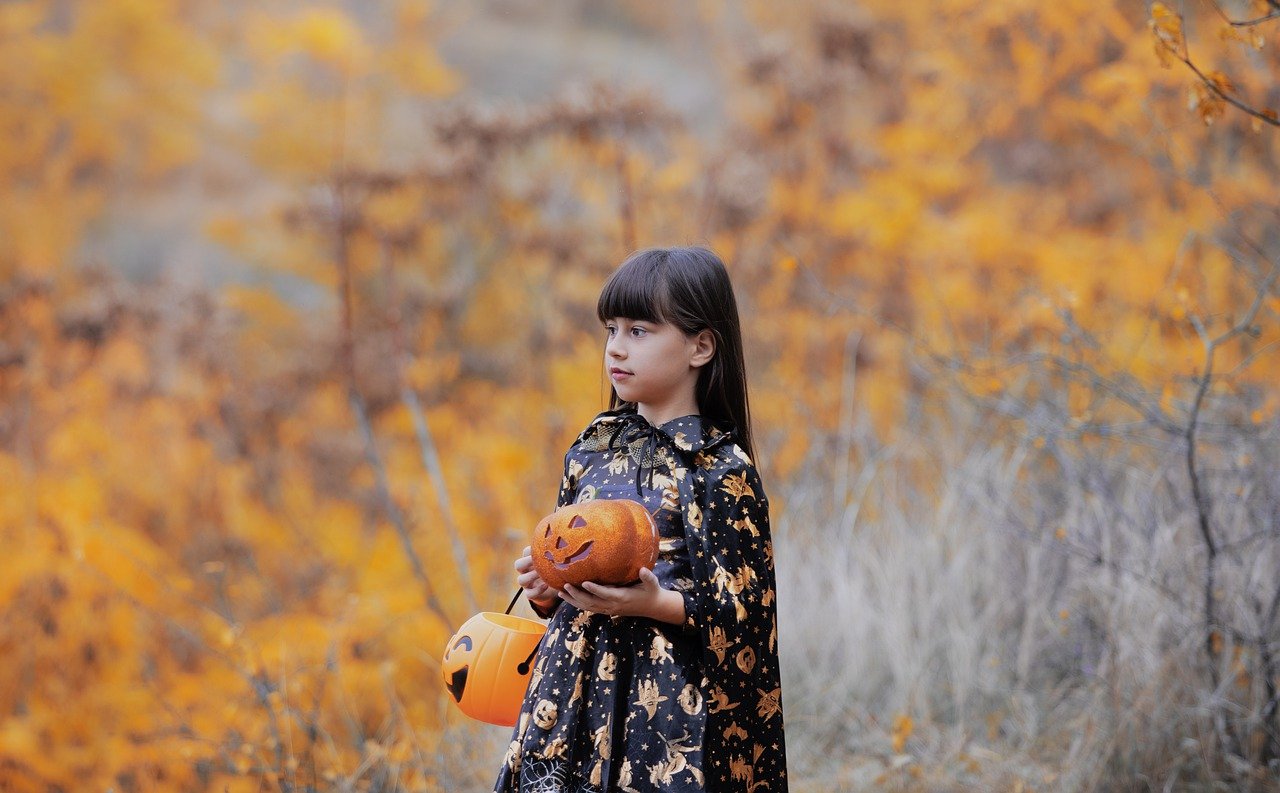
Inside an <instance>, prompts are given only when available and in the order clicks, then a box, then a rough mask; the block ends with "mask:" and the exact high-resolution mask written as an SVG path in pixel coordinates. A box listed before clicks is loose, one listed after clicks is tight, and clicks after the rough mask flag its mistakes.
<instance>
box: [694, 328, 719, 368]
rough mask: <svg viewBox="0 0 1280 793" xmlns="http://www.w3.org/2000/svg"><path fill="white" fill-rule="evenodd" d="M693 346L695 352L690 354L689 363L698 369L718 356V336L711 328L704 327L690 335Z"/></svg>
mask: <svg viewBox="0 0 1280 793" xmlns="http://www.w3.org/2000/svg"><path fill="white" fill-rule="evenodd" d="M689 342H690V344H691V345H692V346H693V354H692V355H691V356H689V365H690V366H692V367H693V368H695V369H697V368H698V367H700V366H705V365H706V364H707V363H708V362H709V361H710V360H711V359H712V358H714V357H716V337H715V334H714V333H712V332H711V329H710V328H704V329H702V330H700V331H698V332H697V333H695V334H693V335H692V336H690V337H689Z"/></svg>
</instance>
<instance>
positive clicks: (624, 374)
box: [609, 366, 632, 380]
mask: <svg viewBox="0 0 1280 793" xmlns="http://www.w3.org/2000/svg"><path fill="white" fill-rule="evenodd" d="M631 374H632V373H631V372H628V371H627V370H625V369H619V368H617V367H616V366H615V367H614V368H612V369H610V370H609V377H611V378H613V379H614V380H625V379H627V378H628V377H630V376H631Z"/></svg>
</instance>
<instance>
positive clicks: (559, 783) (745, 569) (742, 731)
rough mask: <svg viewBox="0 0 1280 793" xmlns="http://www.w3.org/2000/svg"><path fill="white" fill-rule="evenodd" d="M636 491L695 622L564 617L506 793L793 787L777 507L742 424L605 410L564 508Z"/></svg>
mask: <svg viewBox="0 0 1280 793" xmlns="http://www.w3.org/2000/svg"><path fill="white" fill-rule="evenodd" d="M590 498H632V499H635V500H637V501H641V502H642V503H644V504H645V506H646V507H647V508H649V510H650V511H651V512H652V513H653V514H654V519H655V523H656V524H657V526H658V529H659V539H660V542H659V549H660V552H659V560H658V563H657V564H656V565H655V566H654V573H655V574H656V575H657V576H658V579H659V581H660V582H661V583H662V585H663V586H664V587H667V588H669V589H674V590H676V591H678V592H680V593H681V595H682V596H683V597H684V600H685V615H686V620H685V624H684V625H679V626H677V625H669V624H666V623H661V622H657V621H655V620H650V619H644V618H636V617H609V616H607V615H603V614H594V613H592V612H583V611H579V610H578V609H576V608H575V607H573V606H571V605H569V604H568V603H561V602H557V604H556V607H553V609H552V610H551V611H550V612H549V613H544V614H543V616H550V620H551V621H550V623H549V624H548V626H547V634H546V636H545V637H544V640H543V644H542V647H541V648H540V649H539V652H538V656H537V661H536V662H535V666H534V673H533V676H532V679H531V680H530V684H529V689H528V692H527V693H526V696H525V702H524V705H523V707H522V710H521V715H520V717H519V720H518V721H517V723H516V727H515V729H514V731H513V735H512V741H511V744H510V746H509V748H508V751H507V755H506V758H505V760H504V763H503V766H502V769H501V770H500V773H499V776H498V780H497V782H496V784H495V791H499V792H500V793H507V792H509V791H517V790H519V791H530V790H533V791H545V792H546V793H597V792H598V791H605V790H609V791H613V790H620V791H623V792H624V793H639V792H640V791H657V790H661V791H701V790H709V791H744V792H745V793H753V792H754V791H761V790H767V791H771V793H778V792H779V791H785V790H786V789H787V782H786V749H785V741H784V730H783V716H782V689H781V683H780V678H779V670H778V652H777V641H778V633H777V620H776V613H777V607H776V592H775V588H774V580H775V577H774V569H773V545H772V541H771V538H770V533H769V508H768V501H767V499H766V497H765V494H764V490H763V488H762V486H761V483H760V478H759V475H758V474H757V472H756V469H755V466H754V465H753V464H752V462H751V460H750V459H749V458H748V456H747V455H746V454H745V452H743V450H742V449H741V448H740V447H739V446H738V445H737V444H735V443H734V442H733V434H732V431H726V430H723V429H721V428H719V427H715V426H712V425H710V424H704V422H703V421H701V420H700V418H699V417H698V416H686V417H681V418H679V419H673V420H672V421H669V422H667V423H665V424H663V425H662V426H661V427H653V426H652V425H650V424H649V423H648V421H647V420H645V419H644V418H643V417H641V416H639V414H637V413H636V412H635V407H634V406H624V407H622V408H619V409H617V410H613V411H606V412H604V413H601V414H600V415H598V416H597V417H596V418H595V419H594V420H593V421H592V422H591V424H590V425H589V426H588V427H587V428H586V429H585V430H584V431H583V432H582V434H581V435H579V437H578V439H577V440H576V441H575V442H574V444H573V445H572V446H571V447H570V449H569V451H568V453H567V454H566V455H565V470H564V478H563V480H562V482H561V487H560V494H559V498H558V500H557V506H563V505H565V504H570V503H575V502H580V501H584V500H587V499H590Z"/></svg>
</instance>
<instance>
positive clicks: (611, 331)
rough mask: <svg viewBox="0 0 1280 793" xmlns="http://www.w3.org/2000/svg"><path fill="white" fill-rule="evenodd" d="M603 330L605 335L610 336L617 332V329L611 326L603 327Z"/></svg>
mask: <svg viewBox="0 0 1280 793" xmlns="http://www.w3.org/2000/svg"><path fill="white" fill-rule="evenodd" d="M604 330H605V333H607V334H609V335H610V336H612V335H613V334H615V333H617V332H618V329H617V328H615V327H614V326H612V325H605V326H604Z"/></svg>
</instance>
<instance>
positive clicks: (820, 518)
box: [770, 394, 1280, 791]
mask: <svg viewBox="0 0 1280 793" xmlns="http://www.w3.org/2000/svg"><path fill="white" fill-rule="evenodd" d="M932 406H933V407H932V408H931V409H929V410H926V411H923V412H921V413H920V415H919V416H918V421H916V422H914V424H913V427H912V428H911V431H910V432H909V433H907V434H906V435H905V437H904V439H903V440H901V441H899V442H896V443H894V444H892V445H889V446H880V445H878V442H877V441H876V439H875V438H873V437H872V436H871V435H870V433H869V432H867V431H866V430H865V429H856V428H855V429H853V430H852V431H850V432H849V433H848V436H847V437H848V438H849V441H848V442H847V444H843V445H844V446H846V447H847V448H841V446H842V444H840V443H838V442H835V441H833V443H832V444H831V446H830V447H829V448H826V449H818V450H815V453H814V454H813V455H812V457H811V459H810V460H809V463H808V465H807V468H806V471H805V473H804V474H803V475H802V476H799V477H797V479H796V481H794V482H779V483H777V484H775V485H774V486H773V487H772V488H771V493H770V494H771V498H772V500H773V504H774V507H773V509H774V515H775V536H776V545H777V558H778V566H779V567H778V569H779V575H780V583H779V606H780V609H781V611H780V617H779V619H780V633H781V642H782V651H783V673H784V690H785V692H786V707H787V718H788V749H789V756H790V762H791V768H792V775H793V779H794V780H795V781H796V786H795V788H794V789H795V790H798V791H806V790H814V791H817V790H1017V789H1026V790H1031V789H1035V790H1062V791H1086V790H1198V789H1203V790H1215V789H1231V790H1246V789H1248V790H1267V789H1277V788H1278V787H1280V786H1278V785H1277V782H1276V777H1275V776H1274V773H1275V771H1274V769H1273V771H1272V775H1270V776H1268V775H1267V774H1266V773H1265V772H1264V771H1262V770H1261V767H1260V765H1259V763H1258V755H1257V754H1256V752H1258V751H1260V747H1261V739H1262V736H1263V735H1264V734H1265V733H1264V731H1263V729H1264V728H1263V724H1262V720H1261V717H1260V715H1259V714H1260V711H1261V709H1262V708H1263V707H1264V706H1265V697H1264V696H1263V691H1262V685H1261V681H1259V680H1258V679H1257V677H1258V676H1257V674H1256V670H1257V669H1258V662H1257V659H1256V657H1253V656H1252V655H1251V650H1250V649H1249V648H1247V647H1246V648H1239V649H1237V648H1235V647H1232V646H1230V641H1229V640H1227V641H1226V646H1224V650H1223V652H1222V653H1221V654H1220V666H1221V668H1220V669H1219V678H1220V679H1221V680H1222V682H1221V683H1220V684H1219V686H1218V688H1217V689H1216V690H1215V689H1214V688H1213V685H1212V683H1211V675H1210V674H1209V670H1208V663H1209V661H1208V656H1207V653H1206V650H1205V640H1204V637H1205V631H1204V628H1203V621H1202V620H1203V611H1202V605H1203V601H1202V598H1203V564H1204V552H1203V548H1202V547H1201V544H1200V539H1199V535H1198V533H1197V529H1196V521H1195V512H1194V509H1193V507H1192V505H1191V503H1190V499H1189V496H1188V495H1187V486H1186V473H1185V471H1186V469H1185V457H1184V456H1183V455H1184V453H1181V452H1179V450H1178V449H1177V448H1176V447H1157V448H1151V447H1147V446H1143V445H1141V444H1137V443H1133V442H1132V441H1128V442H1124V443H1121V442H1118V441H1113V442H1108V443H1103V442H1097V441H1096V439H1094V440H1093V441H1089V442H1077V443H1072V444H1069V443H1066V442H1062V441H1051V442H1050V443H1048V444H1045V445H1043V446H1039V447H1038V446H1037V444H1035V443H1034V441H1033V439H1032V438H1018V437H1016V436H1013V437H1012V439H1011V440H1001V439H1003V438H1009V437H1011V436H1010V435H1009V434H1007V433H1006V432H1005V431H1003V430H1006V429H1007V428H1006V427H1003V426H1002V425H1001V422H1000V419H999V417H998V416H997V415H996V414H994V413H993V412H987V411H985V410H982V409H980V408H972V407H969V406H967V404H966V403H965V402H964V401H963V400H960V399H958V398H956V397H955V396H954V395H952V396H947V395H945V394H943V395H940V396H938V397H937V398H936V400H935V401H934V402H933V403H932ZM1275 435H1276V433H1275V428H1274V427H1273V428H1272V430H1271V432H1270V433H1269V434H1265V435H1260V434H1256V433H1255V434H1245V433H1239V434H1238V436H1231V435H1230V434H1226V435H1223V436H1222V437H1223V438H1224V440H1223V442H1221V443H1219V444H1218V445H1217V447H1215V448H1216V450H1217V453H1216V454H1214V455H1213V457H1212V458H1211V459H1212V462H1209V463H1207V464H1206V470H1209V471H1212V473H1211V474H1210V477H1211V479H1212V481H1213V482H1214V485H1213V490H1214V495H1215V499H1214V503H1215V505H1216V506H1215V509H1214V513H1213V516H1214V519H1215V523H1216V526H1215V528H1216V530H1217V531H1219V532H1220V536H1221V537H1223V538H1234V539H1236V540H1247V539H1248V538H1249V537H1254V536H1255V535H1257V533H1258V532H1259V529H1260V528H1263V526H1264V525H1265V524H1261V523H1260V522H1259V521H1260V520H1264V519H1265V518H1266V516H1270V520H1271V523H1270V526H1271V531H1270V533H1269V534H1267V535H1266V536H1264V537H1262V538H1259V539H1255V540H1254V541H1252V542H1244V543H1241V546H1240V547H1242V548H1244V547H1247V548H1248V551H1247V552H1244V553H1240V554H1238V555H1237V556H1235V557H1233V559H1234V561H1233V563H1232V564H1229V565H1224V566H1223V569H1222V574H1221V575H1220V576H1219V579H1218V594H1219V597H1220V608H1222V609H1223V610H1224V611H1225V612H1227V613H1229V614H1230V617H1231V619H1232V620H1233V621H1234V622H1235V624H1236V625H1240V626H1245V625H1247V626H1248V627H1247V628H1246V630H1251V631H1254V632H1257V631H1262V630H1267V629H1268V628H1267V627H1266V626H1264V625H1261V624H1258V623H1257V620H1256V616H1255V617H1251V615H1254V614H1255V612H1256V611H1257V609H1256V608H1255V605H1256V601H1259V600H1262V599H1263V596H1264V595H1265V596H1270V595H1271V594H1272V593H1274V592H1275V590H1276V586H1277V573H1278V571H1280V554H1278V549H1280V537H1277V535H1276V531H1275V523H1274V521H1275V515H1276V514H1277V504H1280V498H1278V496H1280V493H1277V484H1278V483H1277V480H1276V472H1275V470H1274V466H1259V465H1253V464H1251V463H1250V461H1251V460H1267V459H1270V460H1275V459H1280V454H1277V443H1276V438H1275ZM1246 447H1248V448H1246ZM841 454H849V455H850V456H851V458H852V460H854V464H853V466H852V470H853V471H854V472H855V475H856V476H857V481H855V482H854V483H852V484H851V485H844V486H842V485H840V484H839V483H838V482H836V481H835V472H836V471H838V470H840V468H841V466H840V465H838V464H836V461H837V460H839V458H840V455H841ZM1245 454H1248V455H1250V457H1243V456H1242V455H1245ZM1233 460H1234V461H1236V462H1241V463H1244V464H1242V465H1236V464H1232V461H1233ZM1228 542H1230V540H1228ZM1270 630H1272V631H1273V633H1272V634H1271V636H1270V639H1271V643H1272V646H1273V647H1274V646H1275V644H1276V642H1277V640H1278V639H1280V637H1277V636H1276V635H1275V634H1274V630H1275V626H1274V625H1272V626H1270ZM1233 657H1234V659H1235V660H1234V661H1233V660H1232V659H1233ZM908 719H909V721H908ZM1215 722H1216V723H1215ZM1272 728H1274V722H1273V723H1272ZM1224 735H1234V736H1242V737H1243V742H1242V747H1243V748H1242V749H1241V748H1240V747H1237V748H1236V749H1235V750H1234V751H1232V752H1228V751H1226V750H1225V749H1224V746H1223V737H1222V736H1224ZM1237 752H1243V753H1244V754H1245V756H1244V757H1239V756H1236V753H1237ZM1250 752H1253V753H1255V754H1252V755H1250V754H1249V753H1250ZM1273 765H1274V764H1273ZM1224 785H1225V787H1224Z"/></svg>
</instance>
